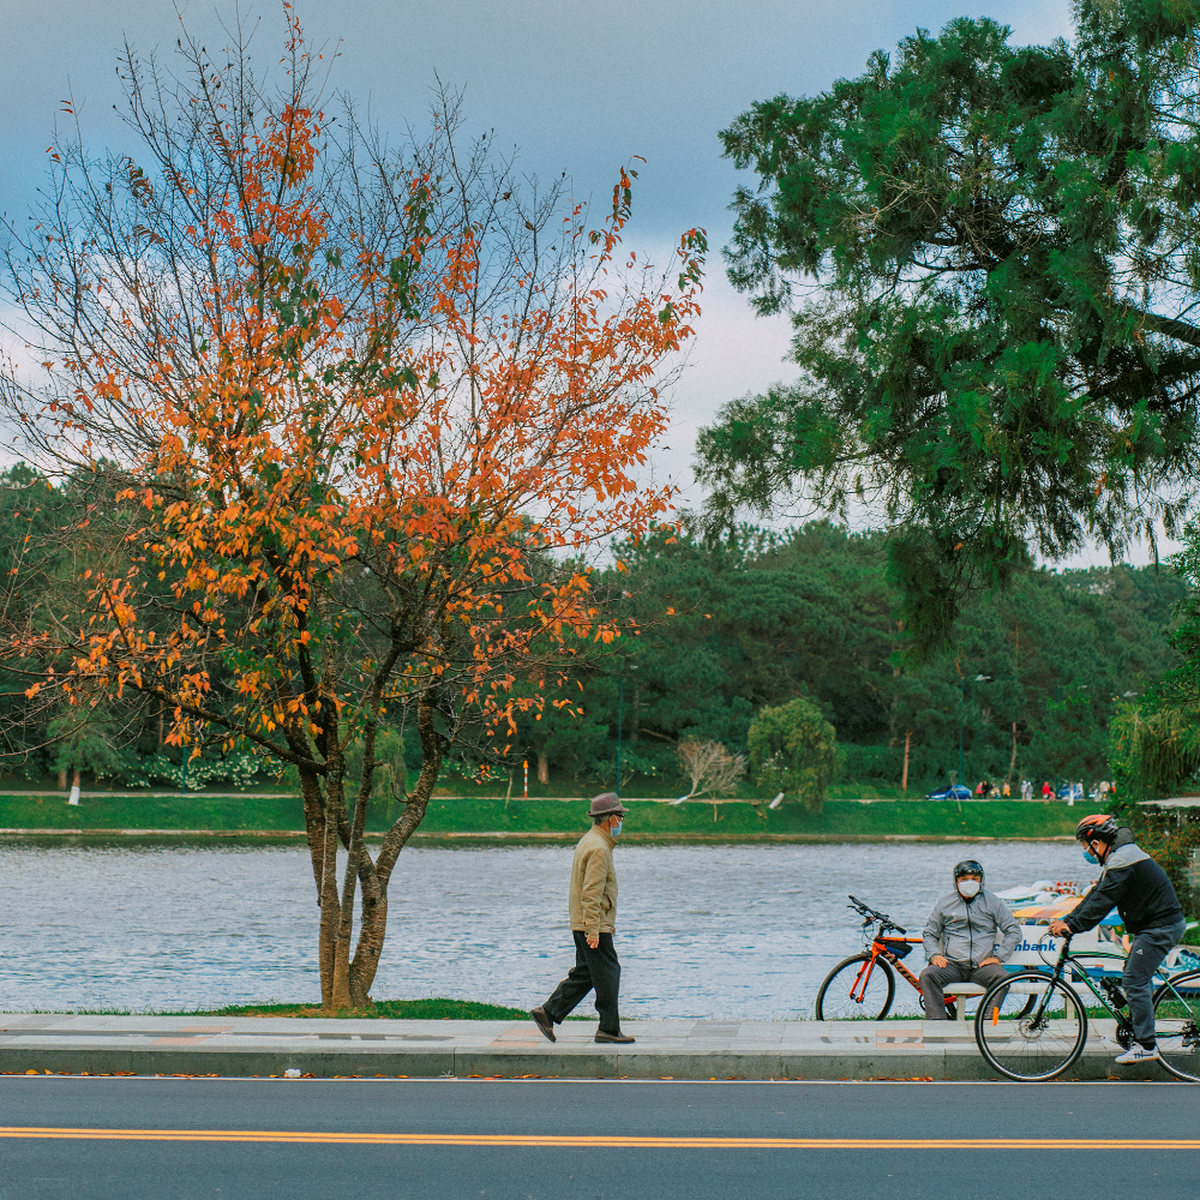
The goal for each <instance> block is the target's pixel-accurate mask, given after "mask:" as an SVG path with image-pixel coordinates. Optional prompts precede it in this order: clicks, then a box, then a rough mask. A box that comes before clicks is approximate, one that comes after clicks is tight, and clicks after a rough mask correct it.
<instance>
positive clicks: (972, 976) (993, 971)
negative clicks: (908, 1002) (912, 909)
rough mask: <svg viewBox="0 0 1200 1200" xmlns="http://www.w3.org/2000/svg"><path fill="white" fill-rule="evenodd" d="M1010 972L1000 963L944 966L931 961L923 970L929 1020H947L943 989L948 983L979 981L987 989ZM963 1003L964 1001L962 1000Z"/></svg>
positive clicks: (922, 995)
mask: <svg viewBox="0 0 1200 1200" xmlns="http://www.w3.org/2000/svg"><path fill="white" fill-rule="evenodd" d="M1007 974H1008V972H1007V971H1006V970H1005V969H1004V968H1003V967H1002V966H1000V965H999V964H998V963H989V964H988V965H987V966H986V967H972V966H971V964H970V963H962V962H954V961H953V960H951V961H950V962H947V963H946V965H945V966H944V967H935V966H934V965H933V964H932V963H930V964H929V965H928V966H927V967H926V968H925V970H923V971H922V972H921V1003H922V1004H923V1005H924V1006H925V1019H926V1020H927V1021H945V1020H946V1019H947V1018H946V997H945V995H944V994H943V992H942V989H943V988H944V987H945V986H946V984H948V983H977V984H979V986H980V987H982V988H983V989H984V991H986V990H987V989H988V988H990V987H991V986H992V984H993V983H996V982H997V981H998V980H1001V979H1003V978H1004V977H1005V976H1006V975H1007ZM959 1003H960V1004H961V1003H962V1001H961V1000H960V1001H959Z"/></svg>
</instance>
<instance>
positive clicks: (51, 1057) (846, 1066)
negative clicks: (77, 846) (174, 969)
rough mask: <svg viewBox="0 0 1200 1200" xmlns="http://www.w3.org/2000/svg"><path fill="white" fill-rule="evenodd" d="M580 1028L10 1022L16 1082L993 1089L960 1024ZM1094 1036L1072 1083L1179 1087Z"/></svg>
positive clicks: (8, 1054) (0, 1024) (0, 1060)
mask: <svg viewBox="0 0 1200 1200" xmlns="http://www.w3.org/2000/svg"><path fill="white" fill-rule="evenodd" d="M592 1032H593V1030H592V1026H591V1025H590V1024H584V1023H582V1022H579V1023H576V1022H571V1023H570V1024H568V1025H566V1026H563V1027H560V1031H559V1040H558V1041H557V1042H555V1043H550V1042H549V1041H547V1040H545V1039H544V1038H542V1037H541V1036H540V1034H539V1033H538V1032H537V1030H536V1028H534V1026H533V1025H532V1023H523V1022H516V1023H514V1022H510V1021H371V1020H345V1021H342V1020H325V1019H316V1020H301V1019H292V1018H263V1019H258V1018H245V1017H243V1018H233V1017H230V1018H220V1017H213V1018H205V1017H182V1018H180V1017H130V1016H111V1017H107V1016H106V1017H83V1016H55V1015H49V1014H18V1015H12V1016H8V1017H0V1072H3V1073H6V1074H29V1073H35V1074H42V1073H44V1072H49V1073H51V1074H61V1073H66V1074H92V1075H118V1074H135V1075H220V1076H239V1077H246V1076H282V1075H284V1074H285V1072H296V1073H299V1074H300V1075H305V1076H309V1075H311V1076H315V1077H318V1078H335V1077H342V1078H344V1077H347V1076H365V1077H378V1076H387V1077H395V1076H401V1077H408V1078H436V1077H457V1078H467V1077H502V1078H509V1079H511V1078H521V1077H530V1076H537V1077H540V1078H558V1079H679V1080H708V1079H746V1080H768V1079H797V1080H799V1079H805V1080H872V1079H923V1080H985V1079H992V1078H997V1076H996V1075H995V1073H994V1072H992V1071H991V1070H990V1068H989V1067H988V1064H987V1063H986V1062H985V1060H984V1059H983V1058H982V1057H981V1055H980V1054H979V1052H978V1050H977V1048H976V1046H975V1043H974V1039H973V1036H972V1032H971V1027H970V1026H969V1025H965V1026H964V1025H958V1024H957V1023H952V1022H936V1021H930V1022H921V1021H913V1022H911V1023H902V1022H895V1021H884V1022H878V1023H872V1022H859V1021H855V1022H818V1021H803V1022H749V1021H746V1022H721V1023H718V1022H713V1021H694V1020H677V1021H640V1022H630V1023H629V1024H628V1026H627V1029H626V1032H628V1033H631V1034H633V1035H634V1036H635V1037H636V1038H637V1039H638V1040H637V1042H636V1043H635V1044H634V1045H631V1046H620V1047H614V1046H607V1047H606V1046H600V1045H597V1044H596V1043H595V1042H594V1041H593V1040H592ZM1096 1034H1097V1031H1092V1034H1091V1036H1090V1038H1089V1042H1088V1046H1087V1048H1086V1049H1085V1052H1084V1054H1083V1056H1082V1058H1080V1060H1079V1061H1078V1062H1077V1063H1076V1064H1075V1065H1074V1066H1073V1067H1072V1069H1071V1070H1070V1072H1069V1073H1068V1074H1067V1075H1066V1076H1064V1078H1069V1079H1073V1080H1074V1079H1085V1080H1091V1079H1109V1078H1123V1079H1146V1078H1150V1079H1156V1080H1166V1079H1169V1078H1170V1076H1168V1074H1167V1072H1166V1071H1165V1070H1164V1069H1163V1068H1161V1067H1159V1066H1157V1065H1156V1064H1151V1065H1150V1066H1149V1067H1141V1068H1128V1067H1116V1066H1114V1064H1113V1052H1112V1051H1110V1050H1107V1049H1105V1048H1104V1047H1103V1046H1102V1045H1101V1044H1100V1043H1099V1041H1098V1038H1097V1036H1096Z"/></svg>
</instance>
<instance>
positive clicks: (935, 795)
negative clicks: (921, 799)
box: [925, 783, 971, 800]
mask: <svg viewBox="0 0 1200 1200" xmlns="http://www.w3.org/2000/svg"><path fill="white" fill-rule="evenodd" d="M970 798H971V789H970V788H969V787H964V786H963V785H962V784H961V783H956V784H953V785H952V786H951V787H944V788H938V790H937V791H936V792H928V793H927V794H926V796H925V799H926V800H970Z"/></svg>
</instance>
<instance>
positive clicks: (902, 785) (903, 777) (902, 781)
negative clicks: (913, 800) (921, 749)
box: [900, 729, 912, 792]
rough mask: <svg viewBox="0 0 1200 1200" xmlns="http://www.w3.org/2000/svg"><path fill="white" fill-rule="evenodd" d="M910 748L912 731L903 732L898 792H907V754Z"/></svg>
mask: <svg viewBox="0 0 1200 1200" xmlns="http://www.w3.org/2000/svg"><path fill="white" fill-rule="evenodd" d="M911 748H912V730H911V729H906V730H905V731H904V771H903V772H902V773H901V775H900V790H901V791H902V792H907V791H908V752H909V750H910V749H911Z"/></svg>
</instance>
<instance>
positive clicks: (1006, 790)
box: [1000, 779, 1012, 800]
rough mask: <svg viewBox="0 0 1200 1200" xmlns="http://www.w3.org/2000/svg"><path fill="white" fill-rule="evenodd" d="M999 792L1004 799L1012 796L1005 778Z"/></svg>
mask: <svg viewBox="0 0 1200 1200" xmlns="http://www.w3.org/2000/svg"><path fill="white" fill-rule="evenodd" d="M1000 794H1001V795H1002V796H1003V797H1004V799H1005V800H1009V799H1011V798H1012V788H1011V787H1009V786H1008V780H1007V779H1006V780H1005V781H1004V787H1003V788H1001V789H1000Z"/></svg>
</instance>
